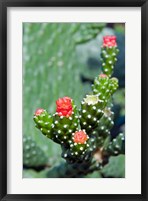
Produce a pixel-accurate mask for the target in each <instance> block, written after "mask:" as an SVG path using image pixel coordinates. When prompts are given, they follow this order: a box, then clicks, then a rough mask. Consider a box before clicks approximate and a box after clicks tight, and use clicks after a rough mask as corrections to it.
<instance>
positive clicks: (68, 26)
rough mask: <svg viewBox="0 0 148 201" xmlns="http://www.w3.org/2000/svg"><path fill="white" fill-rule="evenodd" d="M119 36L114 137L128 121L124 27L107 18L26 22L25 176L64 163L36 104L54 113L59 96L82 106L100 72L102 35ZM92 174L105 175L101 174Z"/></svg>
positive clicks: (24, 61)
mask: <svg viewBox="0 0 148 201" xmlns="http://www.w3.org/2000/svg"><path fill="white" fill-rule="evenodd" d="M105 35H116V36H117V43H118V47H119V50H120V53H119V55H118V61H117V64H116V67H115V72H114V76H116V77H117V78H118V79H119V85H120V87H119V89H118V91H117V92H116V93H115V95H114V99H113V102H114V107H113V110H114V112H115V126H114V127H113V129H112V136H113V137H115V136H116V135H117V134H118V133H119V132H121V131H122V132H124V125H125V26H124V24H117V23H114V24H108V23H24V24H23V136H24V140H23V143H24V146H23V167H24V170H23V177H27V178H30V177H31V178H32V177H46V172H47V171H48V170H49V169H50V168H52V167H53V166H55V165H57V164H59V163H60V162H61V161H63V159H61V156H60V155H61V149H60V146H59V145H57V144H55V143H54V142H52V141H51V140H49V139H47V138H46V137H45V136H43V135H42V134H41V133H40V131H39V130H38V129H36V128H35V125H34V121H33V114H34V111H35V110H36V108H45V109H47V110H48V111H49V113H53V112H55V108H56V104H55V101H56V100H57V99H58V98H59V97H63V96H69V97H71V98H72V99H74V101H75V103H76V104H77V106H78V107H79V106H80V101H81V100H82V98H83V97H84V96H85V94H89V93H90V92H91V84H92V83H93V80H94V78H95V77H96V76H97V75H98V74H99V73H100V72H101V62H100V51H101V48H100V47H101V45H102V37H103V36H105ZM94 174H95V173H93V174H92V175H89V177H100V176H99V175H97V176H96V175H95V176H93V175H94Z"/></svg>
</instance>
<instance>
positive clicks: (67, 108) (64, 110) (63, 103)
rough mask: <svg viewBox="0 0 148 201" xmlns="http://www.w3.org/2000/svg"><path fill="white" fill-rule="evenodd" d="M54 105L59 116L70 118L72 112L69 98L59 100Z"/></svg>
mask: <svg viewBox="0 0 148 201" xmlns="http://www.w3.org/2000/svg"><path fill="white" fill-rule="evenodd" d="M56 105H57V108H56V112H57V113H58V115H59V116H65V117H69V116H71V114H72V112H73V108H72V99H71V98H69V97H63V98H59V99H58V100H57V101H56Z"/></svg>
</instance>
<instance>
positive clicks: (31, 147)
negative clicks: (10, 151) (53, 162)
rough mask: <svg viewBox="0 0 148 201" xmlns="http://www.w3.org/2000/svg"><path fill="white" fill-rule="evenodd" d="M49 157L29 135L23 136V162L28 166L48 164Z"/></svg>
mask: <svg viewBox="0 0 148 201" xmlns="http://www.w3.org/2000/svg"><path fill="white" fill-rule="evenodd" d="M47 162H48V159H47V157H46V155H45V153H44V152H43V150H42V149H41V148H40V147H39V146H38V145H37V144H36V142H35V141H34V140H33V139H32V138H31V137H30V136H29V137H25V136H24V137H23V164H24V165H25V166H27V167H38V166H43V165H46V164H47Z"/></svg>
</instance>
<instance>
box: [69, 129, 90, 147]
mask: <svg viewBox="0 0 148 201" xmlns="http://www.w3.org/2000/svg"><path fill="white" fill-rule="evenodd" d="M87 139H88V136H87V135H86V133H85V132H84V131H77V132H75V134H74V139H73V141H74V142H76V143H81V144H84V143H85V142H86V140H87Z"/></svg>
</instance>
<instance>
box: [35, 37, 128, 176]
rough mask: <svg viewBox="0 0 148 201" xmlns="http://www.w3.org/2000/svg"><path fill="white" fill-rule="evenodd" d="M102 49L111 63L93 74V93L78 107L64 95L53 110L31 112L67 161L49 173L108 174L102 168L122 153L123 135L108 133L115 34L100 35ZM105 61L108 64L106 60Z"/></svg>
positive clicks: (114, 87) (115, 84) (115, 82)
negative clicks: (98, 72) (96, 73)
mask: <svg viewBox="0 0 148 201" xmlns="http://www.w3.org/2000/svg"><path fill="white" fill-rule="evenodd" d="M105 50H106V51H107V55H108V57H105V58H109V59H113V61H112V63H111V64H112V66H113V67H111V66H110V65H106V66H105V70H104V71H105V72H107V73H106V74H104V73H101V74H100V75H98V76H97V77H96V78H95V80H94V85H93V86H92V94H90V95H86V96H85V97H84V98H83V100H82V101H81V106H80V108H79V107H78V106H77V105H76V104H75V102H74V100H73V99H72V98H70V97H68V96H65V97H62V98H58V100H57V101H56V111H55V112H54V113H48V112H47V110H45V109H42V108H38V109H36V111H35V113H34V117H33V119H34V122H35V125H36V127H37V128H38V129H39V130H40V131H41V133H42V134H43V135H45V136H46V137H47V138H48V139H50V140H52V141H54V142H55V143H57V144H59V145H60V146H61V150H62V154H61V156H62V158H64V159H65V161H66V163H64V164H61V165H59V166H56V167H55V168H53V169H52V170H50V171H49V172H48V174H47V175H48V177H84V176H85V175H87V174H90V173H91V172H93V171H96V170H101V172H102V174H103V175H107V176H109V174H108V173H105V172H108V169H109V168H111V167H110V164H111V166H112V165H113V164H114V160H113V159H114V158H112V157H111V156H117V155H119V154H124V135H123V134H119V135H118V136H117V137H116V138H114V139H112V137H111V135H110V130H111V128H112V127H113V124H114V122H113V117H114V113H113V112H112V110H111V107H110V106H111V102H112V96H113V94H114V93H115V92H116V90H117V88H118V79H117V78H111V75H112V73H113V69H114V64H115V62H114V61H116V56H117V53H118V51H117V50H118V49H117V43H116V37H115V36H105V37H104V38H103V47H102V52H101V54H104V51H105ZM115 52H116V54H115ZM106 62H107V64H108V60H107V61H106ZM109 64H110V63H109ZM102 65H103V64H102ZM103 66H104V65H103ZM106 69H107V70H106ZM117 164H118V163H117ZM123 167H124V165H123ZM104 168H105V169H104ZM119 168H120V167H119ZM106 169H107V170H106ZM111 169H112V168H111Z"/></svg>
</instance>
